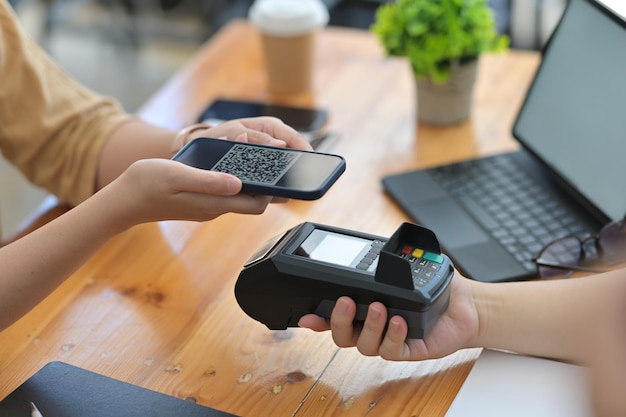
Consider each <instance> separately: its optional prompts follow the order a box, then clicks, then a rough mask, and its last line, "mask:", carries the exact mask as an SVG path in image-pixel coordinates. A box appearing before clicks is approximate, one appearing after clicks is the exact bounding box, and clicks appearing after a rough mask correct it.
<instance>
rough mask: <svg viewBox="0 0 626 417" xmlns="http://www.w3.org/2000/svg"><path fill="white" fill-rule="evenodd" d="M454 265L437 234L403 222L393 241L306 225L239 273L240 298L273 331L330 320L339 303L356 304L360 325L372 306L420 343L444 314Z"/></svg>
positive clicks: (258, 254) (280, 239)
mask: <svg viewBox="0 0 626 417" xmlns="http://www.w3.org/2000/svg"><path fill="white" fill-rule="evenodd" d="M453 275H454V267H453V265H452V262H451V261H450V259H449V258H448V257H447V256H446V255H444V254H442V253H441V249H440V247H439V242H438V241H437V238H436V236H435V234H434V233H433V232H432V231H430V230H429V229H426V228H424V227H421V226H418V225H415V224H411V223H403V224H402V225H401V226H400V227H399V228H398V229H397V230H396V231H395V232H394V233H393V235H392V236H391V237H390V238H384V237H380V236H374V235H370V234H366V233H361V232H356V231H352V230H346V229H341V228H337V227H332V226H326V225H322V224H316V223H310V222H305V223H302V224H300V225H298V226H295V227H293V228H292V229H290V230H288V231H287V232H285V233H283V234H281V235H278V236H276V237H274V238H273V239H271V240H270V241H268V242H267V243H266V244H265V245H264V246H263V247H261V248H260V249H259V250H258V251H257V252H256V253H254V254H253V255H252V257H250V259H249V260H248V261H247V262H246V264H245V265H244V267H243V270H242V271H241V273H240V274H239V277H238V279H237V283H236V285H235V297H236V298H237V302H238V303H239V305H240V306H241V308H242V309H243V311H244V312H246V314H248V315H249V316H250V317H252V318H253V319H255V320H258V321H260V322H261V323H263V324H265V325H266V326H267V327H268V328H269V329H272V330H283V329H286V328H287V327H297V325H298V320H299V319H300V317H302V316H303V315H305V314H309V313H315V314H317V315H320V316H322V317H330V314H331V312H332V309H333V307H334V305H335V302H336V300H337V298H339V297H341V296H344V295H346V296H349V297H351V298H352V299H353V300H354V301H355V302H356V303H357V315H356V319H355V321H356V323H355V324H360V323H362V322H363V321H364V320H365V317H366V314H367V308H368V306H369V304H370V303H372V302H373V301H380V302H382V303H383V304H384V305H385V306H386V307H387V309H388V310H389V317H391V316H393V315H400V316H402V317H403V318H404V319H405V320H406V321H407V323H408V326H409V334H408V337H409V338H414V339H422V338H424V337H425V336H426V334H427V333H428V332H429V331H430V329H431V328H432V327H433V326H434V324H435V322H436V321H437V319H438V318H439V317H440V316H441V314H443V312H444V311H445V310H446V309H447V307H448V303H449V299H450V287H449V284H450V281H451V280H452V277H453Z"/></svg>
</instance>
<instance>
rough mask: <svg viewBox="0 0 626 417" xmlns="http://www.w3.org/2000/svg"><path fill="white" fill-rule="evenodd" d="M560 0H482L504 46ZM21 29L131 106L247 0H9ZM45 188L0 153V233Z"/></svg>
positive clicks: (329, 0)
mask: <svg viewBox="0 0 626 417" xmlns="http://www.w3.org/2000/svg"><path fill="white" fill-rule="evenodd" d="M323 1H324V2H325V3H326V5H327V6H328V9H329V12H330V25H334V26H344V27H352V28H358V29H364V30H367V29H368V28H369V26H370V25H371V24H372V22H373V19H374V14H375V11H376V8H377V7H379V6H380V5H381V4H382V3H385V2H389V1H392V0H323ZM566 1H567V0H489V3H490V5H491V7H492V8H493V10H494V16H495V19H496V25H497V27H498V30H499V31H500V32H501V33H506V34H508V35H509V36H510V37H511V46H512V47H514V48H520V49H534V50H537V49H540V48H541V46H542V45H543V43H544V42H545V40H546V39H547V38H548V37H549V35H550V33H551V31H552V29H553V27H554V25H555V24H556V22H557V21H558V19H559V17H560V15H561V13H562V11H563V9H564V7H565V3H566ZM9 3H10V4H11V5H12V6H13V7H14V9H15V10H16V12H17V14H18V16H19V18H20V19H21V21H22V23H23V24H24V25H25V27H26V29H27V30H28V32H29V33H30V34H31V35H32V36H33V37H34V38H35V39H37V40H38V42H39V43H40V44H41V45H42V46H43V47H44V48H45V49H46V50H47V51H48V53H49V54H50V55H51V56H52V57H53V58H54V59H55V60H56V62H57V63H58V64H59V65H60V66H61V67H63V68H64V69H65V70H66V71H67V72H69V73H70V74H71V75H73V76H74V77H75V78H76V79H78V80H79V81H80V82H82V83H83V84H85V85H86V86H88V87H90V88H91V89H93V90H95V91H97V92H99V93H102V94H106V95H111V96H113V97H115V98H117V99H118V100H119V101H120V103H121V104H122V106H123V107H124V108H125V109H126V110H127V111H129V112H134V111H136V110H137V109H138V108H139V107H140V106H141V105H142V104H143V103H144V102H145V101H146V100H147V99H148V98H149V97H150V95H151V94H152V93H153V92H155V91H156V90H157V89H158V88H159V87H160V86H161V85H162V84H163V83H165V81H166V80H167V79H168V78H169V77H170V76H171V75H172V74H173V73H174V72H176V70H177V69H179V68H180V67H181V66H182V65H183V64H184V63H185V61H186V60H187V59H189V58H190V57H191V55H192V54H193V53H194V52H195V51H196V49H197V48H198V47H199V46H200V45H201V44H203V43H204V42H206V41H207V40H209V39H210V37H211V36H212V35H213V34H214V33H215V32H216V31H218V30H219V29H220V28H221V27H222V26H223V25H224V24H226V23H228V22H229V21H230V20H232V19H234V18H245V17H246V16H247V13H248V9H249V7H250V5H251V4H252V0H10V1H9ZM45 197H46V193H45V192H43V191H42V190H39V189H37V188H34V187H32V186H30V185H29V184H28V183H27V182H26V180H25V179H23V178H22V177H21V175H20V174H19V173H18V172H17V171H16V170H14V169H13V168H12V167H11V166H10V165H8V164H7V163H6V161H4V160H3V159H2V158H0V238H2V237H6V236H8V235H10V234H11V233H13V231H14V230H16V229H17V228H18V227H19V224H20V222H21V221H22V220H23V219H24V218H25V217H26V216H27V214H28V213H30V212H31V210H32V209H33V208H35V207H37V205H38V204H40V203H41V202H42V201H43V200H44V198H45Z"/></svg>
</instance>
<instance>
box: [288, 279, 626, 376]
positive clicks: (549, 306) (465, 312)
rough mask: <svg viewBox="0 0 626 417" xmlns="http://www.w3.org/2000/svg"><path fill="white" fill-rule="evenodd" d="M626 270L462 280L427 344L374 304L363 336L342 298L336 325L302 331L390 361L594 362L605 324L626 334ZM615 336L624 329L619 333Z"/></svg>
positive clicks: (306, 323)
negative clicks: (465, 357) (520, 357)
mask: <svg viewBox="0 0 626 417" xmlns="http://www.w3.org/2000/svg"><path fill="white" fill-rule="evenodd" d="M625 303H626V269H620V270H616V271H613V272H608V273H605V274H601V275H594V276H589V277H585V278H572V279H567V280H560V281H532V282H531V281H529V282H516V283H499V284H492V283H481V282H477V281H472V280H469V279H467V278H464V277H461V276H459V275H457V276H456V277H455V278H454V279H453V281H452V289H451V297H450V306H449V307H448V310H447V311H446V312H445V313H444V315H443V316H442V317H441V318H440V319H439V320H438V322H437V324H436V325H435V327H434V328H433V329H432V330H431V332H430V333H429V334H428V335H427V336H426V338H425V339H424V340H415V339H408V340H407V339H406V335H407V331H408V327H407V324H406V322H405V321H404V319H402V318H401V317H399V316H395V317H391V318H390V320H389V325H388V327H387V318H388V316H387V310H386V309H385V307H384V306H383V305H382V304H380V303H372V304H371V305H370V307H369V311H368V316H367V319H366V321H365V324H364V326H363V328H362V329H357V328H355V327H354V326H353V320H354V317H355V313H356V305H355V303H354V302H353V301H352V300H351V299H349V298H347V297H342V298H340V299H339V300H338V302H337V305H336V307H335V310H334V311H333V313H332V316H331V319H330V320H329V321H328V320H324V319H323V318H321V317H318V316H315V315H307V316H304V317H302V319H301V320H300V325H301V326H303V327H308V328H311V329H313V330H316V331H324V330H329V329H330V330H332V336H333V339H334V341H335V343H336V344H337V345H338V346H341V347H349V346H356V347H357V348H358V350H359V351H360V352H361V353H363V354H365V355H368V356H381V357H383V358H385V359H390V360H424V359H432V358H439V357H443V356H445V355H448V354H451V353H453V352H455V351H456V350H458V349H462V348H468V347H489V348H496V349H505V350H511V351H516V352H519V353H524V354H529V355H537V356H544V357H550V358H558V359H562V360H568V361H575V362H577V363H581V364H587V363H589V362H590V360H591V359H590V358H591V356H592V355H593V352H594V349H596V347H597V346H596V343H597V341H598V338H597V337H596V335H595V332H596V331H599V330H598V329H599V328H600V327H599V325H601V324H607V323H614V324H613V327H616V323H617V322H619V321H621V322H622V326H623V327H626V317H625V316H624V314H622V315H621V316H618V317H616V315H617V312H618V311H623V310H624V308H625V307H624V304H625ZM614 330H616V331H617V330H619V329H617V328H615V329H614Z"/></svg>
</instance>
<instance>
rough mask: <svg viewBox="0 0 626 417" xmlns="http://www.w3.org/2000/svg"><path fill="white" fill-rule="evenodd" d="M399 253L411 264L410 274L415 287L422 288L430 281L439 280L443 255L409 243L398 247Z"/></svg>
mask: <svg viewBox="0 0 626 417" xmlns="http://www.w3.org/2000/svg"><path fill="white" fill-rule="evenodd" d="M399 255H400V256H402V257H403V258H405V259H406V260H408V261H409V263H410V264H411V276H412V278H413V285H414V286H415V288H423V287H425V286H427V285H428V284H429V283H430V282H431V281H433V280H434V281H439V280H440V279H441V276H442V275H441V274H442V271H441V268H442V265H443V262H444V257H443V256H442V255H441V254H438V253H433V252H428V251H425V250H423V249H420V248H417V247H414V246H411V245H404V246H402V247H401V248H400V253H399ZM443 272H445V271H443Z"/></svg>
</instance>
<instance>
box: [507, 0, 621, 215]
mask: <svg viewBox="0 0 626 417" xmlns="http://www.w3.org/2000/svg"><path fill="white" fill-rule="evenodd" d="M620 1H621V0H620ZM513 134H514V136H515V138H516V139H517V140H519V141H520V142H521V143H522V145H523V146H524V147H525V148H526V149H528V150H529V151H530V152H531V153H533V154H534V155H535V156H537V157H538V158H539V159H540V160H542V161H543V163H545V164H546V165H547V166H548V167H549V168H550V169H551V170H552V171H553V172H555V173H556V174H557V175H558V177H560V178H561V179H562V180H564V181H565V182H566V183H567V184H568V185H569V186H570V187H572V188H573V189H574V190H576V191H577V193H578V194H580V195H581V196H582V197H583V199H584V200H587V202H589V203H591V204H592V205H593V206H595V208H597V209H599V210H600V211H601V212H602V213H603V214H604V215H605V216H607V217H609V218H611V219H614V220H617V219H621V218H623V217H624V213H626V23H625V22H624V21H623V20H622V18H621V17H617V16H615V15H613V14H611V13H610V12H608V11H606V10H605V9H604V8H603V7H602V6H597V5H595V4H593V3H592V2H591V1H590V0H570V4H569V6H568V8H567V9H566V11H565V13H564V15H563V18H562V20H561V22H560V24H559V25H558V27H557V28H556V30H555V32H554V33H553V35H552V38H551V39H550V41H549V43H548V45H546V48H545V50H544V56H543V60H542V63H541V66H540V68H539V70H538V72H537V75H536V77H535V80H534V81H533V85H532V86H531V88H530V90H529V93H528V95H527V97H526V100H525V102H524V105H523V107H522V109H521V111H520V113H519V115H518V118H517V120H516V122H515V126H514V128H513Z"/></svg>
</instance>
